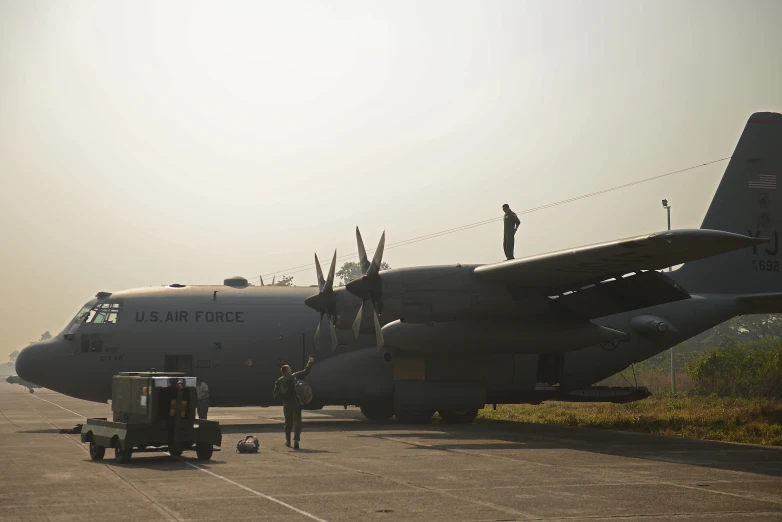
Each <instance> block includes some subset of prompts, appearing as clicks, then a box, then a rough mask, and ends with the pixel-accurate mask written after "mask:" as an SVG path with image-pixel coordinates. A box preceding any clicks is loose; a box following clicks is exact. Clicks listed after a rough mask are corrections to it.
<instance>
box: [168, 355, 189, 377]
mask: <svg viewBox="0 0 782 522" xmlns="http://www.w3.org/2000/svg"><path fill="white" fill-rule="evenodd" d="M164 370H165V371H167V372H184V373H185V374H187V375H192V374H193V356H192V355H166V367H165V369H164Z"/></svg>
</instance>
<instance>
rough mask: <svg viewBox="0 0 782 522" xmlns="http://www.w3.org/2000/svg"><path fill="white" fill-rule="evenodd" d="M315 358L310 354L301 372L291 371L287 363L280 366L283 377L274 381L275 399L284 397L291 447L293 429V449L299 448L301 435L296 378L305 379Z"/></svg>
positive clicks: (286, 440)
mask: <svg viewBox="0 0 782 522" xmlns="http://www.w3.org/2000/svg"><path fill="white" fill-rule="evenodd" d="M313 364H315V359H313V358H312V356H310V359H309V361H307V366H305V367H304V369H303V370H302V371H300V372H296V373H291V367H290V366H288V365H287V364H286V365H284V366H283V367H282V368H280V371H281V372H282V377H280V378H279V379H277V382H275V383H274V393H273V396H274V398H275V399H277V400H279V399H282V411H283V413H284V414H285V445H286V446H288V447H289V448H290V447H291V431H293V449H299V439H300V437H301V406H300V405H299V403H298V402H296V379H303V378H304V377H306V376H307V375H309V373H310V369H311V368H312V365H313Z"/></svg>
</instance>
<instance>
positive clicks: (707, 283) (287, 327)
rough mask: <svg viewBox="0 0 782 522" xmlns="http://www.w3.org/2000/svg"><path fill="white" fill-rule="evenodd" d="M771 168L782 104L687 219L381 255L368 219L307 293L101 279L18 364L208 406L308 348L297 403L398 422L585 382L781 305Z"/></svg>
mask: <svg viewBox="0 0 782 522" xmlns="http://www.w3.org/2000/svg"><path fill="white" fill-rule="evenodd" d="M781 171H782V115H780V114H775V113H757V114H753V115H752V116H751V117H750V119H749V121H748V122H747V124H746V127H745V129H744V132H743V133H742V135H741V138H740V140H739V143H738V145H737V147H736V151H735V153H734V155H733V156H732V159H731V160H730V162H729V165H728V167H727V169H726V171H725V174H724V176H723V178H722V181H721V182H720V185H719V187H718V189H717V192H716V194H715V196H714V198H713V201H712V203H711V206H710V207H709V210H708V212H707V214H706V217H705V219H704V221H703V225H702V228H701V229H697V230H672V231H663V232H658V233H653V234H644V235H639V236H637V237H632V238H627V239H621V240H618V241H611V242H607V243H600V244H595V245H589V246H583V247H578V248H572V249H568V250H564V251H560V252H553V253H548V254H542V255H536V256H531V257H527V258H522V259H516V260H510V261H503V262H500V263H494V264H488V265H459V264H456V265H447V266H424V267H410V268H401V269H393V270H387V271H382V272H381V271H380V266H381V261H382V255H383V246H384V241H385V235H384V236H383V238H381V241H380V244H379V245H378V248H377V250H376V251H375V253H374V256H373V259H372V260H371V261H370V260H369V258H368V257H367V254H366V251H365V249H364V245H363V241H362V240H361V236H360V234H359V233H358V231H357V240H358V247H359V254H360V262H361V267H362V273H363V275H362V277H360V278H359V279H356V280H354V281H351V282H349V283H348V284H347V285H346V287H344V288H334V269H335V263H336V254H335V257H334V259H333V260H332V262H331V266H330V270H329V272H328V275H327V276H326V277H324V276H323V273H322V272H321V268H320V264H319V263H318V262H317V256H316V267H317V271H318V292H317V293H316V294H315V295H310V294H311V293H312V290H311V289H309V288H296V287H293V288H290V287H275V286H272V287H269V286H265V287H264V286H253V285H250V284H248V282H247V280H246V279H244V278H240V277H233V278H229V279H226V280H225V282H224V284H223V285H221V286H192V285H182V284H172V285H169V286H164V287H160V288H145V289H138V290H128V291H122V292H116V293H108V292H101V293H99V294H97V296H96V297H95V299H93V300H91V301H90V302H88V303H87V304H85V305H84V306H83V307H82V309H81V310H80V311H79V313H78V314H76V316H75V318H74V319H73V320H72V321H71V322H70V323H69V324H68V325H67V326H66V328H65V329H64V330H63V332H62V333H60V334H59V335H57V336H56V337H55V338H53V339H50V340H47V341H42V342H39V343H36V344H34V345H32V346H29V347H27V348H25V349H24V350H23V351H22V353H21V354H20V355H19V358H18V360H17V362H16V369H17V373H18V374H19V375H20V376H21V377H22V378H24V379H26V380H29V381H33V382H37V383H41V385H43V386H46V387H47V388H50V389H52V390H56V391H59V392H61V393H64V394H67V395H71V396H74V397H79V398H82V399H87V400H92V401H106V400H108V399H109V397H110V395H111V378H112V376H113V375H114V374H116V373H118V372H120V371H136V370H145V369H148V368H150V367H155V368H157V369H163V370H165V371H184V372H186V373H188V374H196V375H198V376H200V377H202V378H203V379H204V380H206V381H207V382H208V383H209V388H210V393H211V399H212V404H213V405H215V406H221V405H225V406H230V405H270V404H273V403H274V402H275V401H274V400H273V398H272V384H273V382H274V380H275V379H276V377H277V376H278V374H279V370H278V368H279V366H280V364H282V363H287V364H291V365H293V366H294V367H296V366H302V365H303V364H304V362H305V361H306V359H307V357H309V356H310V355H314V356H315V357H316V359H317V363H316V365H315V366H314V368H313V369H312V372H311V374H310V377H309V378H308V381H309V382H310V384H311V386H312V388H313V391H314V394H315V399H314V403H313V405H314V407H319V406H324V405H358V406H360V407H361V411H362V412H363V413H364V415H365V416H366V417H368V418H370V419H385V418H390V417H391V416H393V415H396V417H397V419H398V420H400V421H403V422H428V421H429V420H430V418H431V417H432V415H433V413H434V412H435V411H439V412H440V415H441V417H442V419H443V420H444V421H446V422H469V421H471V420H472V419H473V418H474V417H475V415H476V414H477V411H478V409H479V408H482V407H484V405H485V404H487V403H488V404H492V403H520V402H533V403H535V402H540V401H541V400H544V399H556V398H567V397H573V396H574V394H575V395H576V396H577V395H578V394H579V393H581V394H582V396H584V395H583V394H584V393H588V390H590V389H591V388H590V387H591V386H592V385H593V384H594V383H597V382H599V381H600V380H602V379H604V378H606V377H608V376H610V375H612V374H614V373H616V372H618V371H621V370H623V369H624V368H626V367H627V366H629V365H630V364H631V363H634V362H639V361H642V360H645V359H647V358H649V357H651V356H653V355H655V354H657V353H660V352H662V351H663V350H666V349H668V348H670V347H671V346H674V345H676V344H678V343H681V342H682V341H684V340H686V339H688V338H690V337H692V336H694V335H697V334H698V333H700V332H703V331H705V330H707V329H709V328H711V327H713V326H715V325H717V324H719V323H721V322H723V321H725V320H727V319H729V318H731V317H734V316H736V315H741V314H752V313H777V312H782V272H780V262H779V259H780V256H779V230H780V228H781V227H782V197H779V198H778V197H777V186H776V185H777V175H778V174H779V173H780V172H781ZM677 265H683V266H681V267H680V268H678V269H677V270H674V271H671V272H661V271H659V270H661V269H664V268H666V267H671V266H677ZM312 309H314V310H315V311H317V312H318V313H319V314H320V318H321V322H320V323H318V326H317V327H316V328H315V332H314V335H313V327H315V324H316V320H317V315H316V314H315V313H313V311H312ZM324 318H325V325H326V329H328V331H329V335H328V338H330V342H329V339H327V338H325V337H324V338H323V339H321V335H320V332H321V326H322V325H323V324H324V322H323V319H324ZM324 341H325V342H324ZM329 344H330V345H331V347H330V348H329V346H328V345H329ZM324 345H325V346H324ZM609 400H610V395H609Z"/></svg>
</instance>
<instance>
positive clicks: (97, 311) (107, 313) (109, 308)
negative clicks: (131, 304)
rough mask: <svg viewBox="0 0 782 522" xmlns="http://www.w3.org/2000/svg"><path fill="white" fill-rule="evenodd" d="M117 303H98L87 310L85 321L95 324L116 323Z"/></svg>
mask: <svg viewBox="0 0 782 522" xmlns="http://www.w3.org/2000/svg"><path fill="white" fill-rule="evenodd" d="M121 311H122V309H121V307H120V305H119V303H98V304H96V305H95V306H94V307H93V308H92V309H91V310H90V311H89V312H88V315H87V318H86V322H88V323H95V324H116V323H118V322H119V316H120V312H121Z"/></svg>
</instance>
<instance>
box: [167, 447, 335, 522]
mask: <svg viewBox="0 0 782 522" xmlns="http://www.w3.org/2000/svg"><path fill="white" fill-rule="evenodd" d="M179 460H180V461H181V462H182V463H184V464H187V465H188V466H190V467H191V468H195V469H197V470H199V471H203V472H204V473H208V474H209V475H212V476H213V477H215V478H219V479H220V480H224V481H226V482H228V483H229V484H233V485H234V486H236V487H239V488H242V489H243V490H245V491H247V492H249V493H252V494H253V495H257V496H259V497H261V498H265V499H266V500H271V501H272V502H275V503H277V504H279V505H281V506H283V507H286V508H288V509H290V510H292V511H295V512H296V513H298V514H300V515H303V516H305V517H307V518H310V519H312V520H317V521H318V522H327V521H326V520H324V519H322V518H318V517H316V516H315V515H313V514H312V513H307V512H306V511H304V510H301V509H299V508H297V507H293V506H291V505H290V504H288V503H286V502H283V501H282V500H278V499H276V498H274V497H270V496H269V495H265V494H263V493H261V492H260V491H255V490H254V489H252V488H248V487H247V486H243V485H242V484H239V483H238V482H234V481H233V480H231V479H229V478H225V477H224V476H222V475H218V474H217V473H215V472H213V471H209V470H208V469H204V468H202V467H201V466H197V465H195V464H193V463H192V462H188V461H186V460H184V459H182V458H179Z"/></svg>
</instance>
